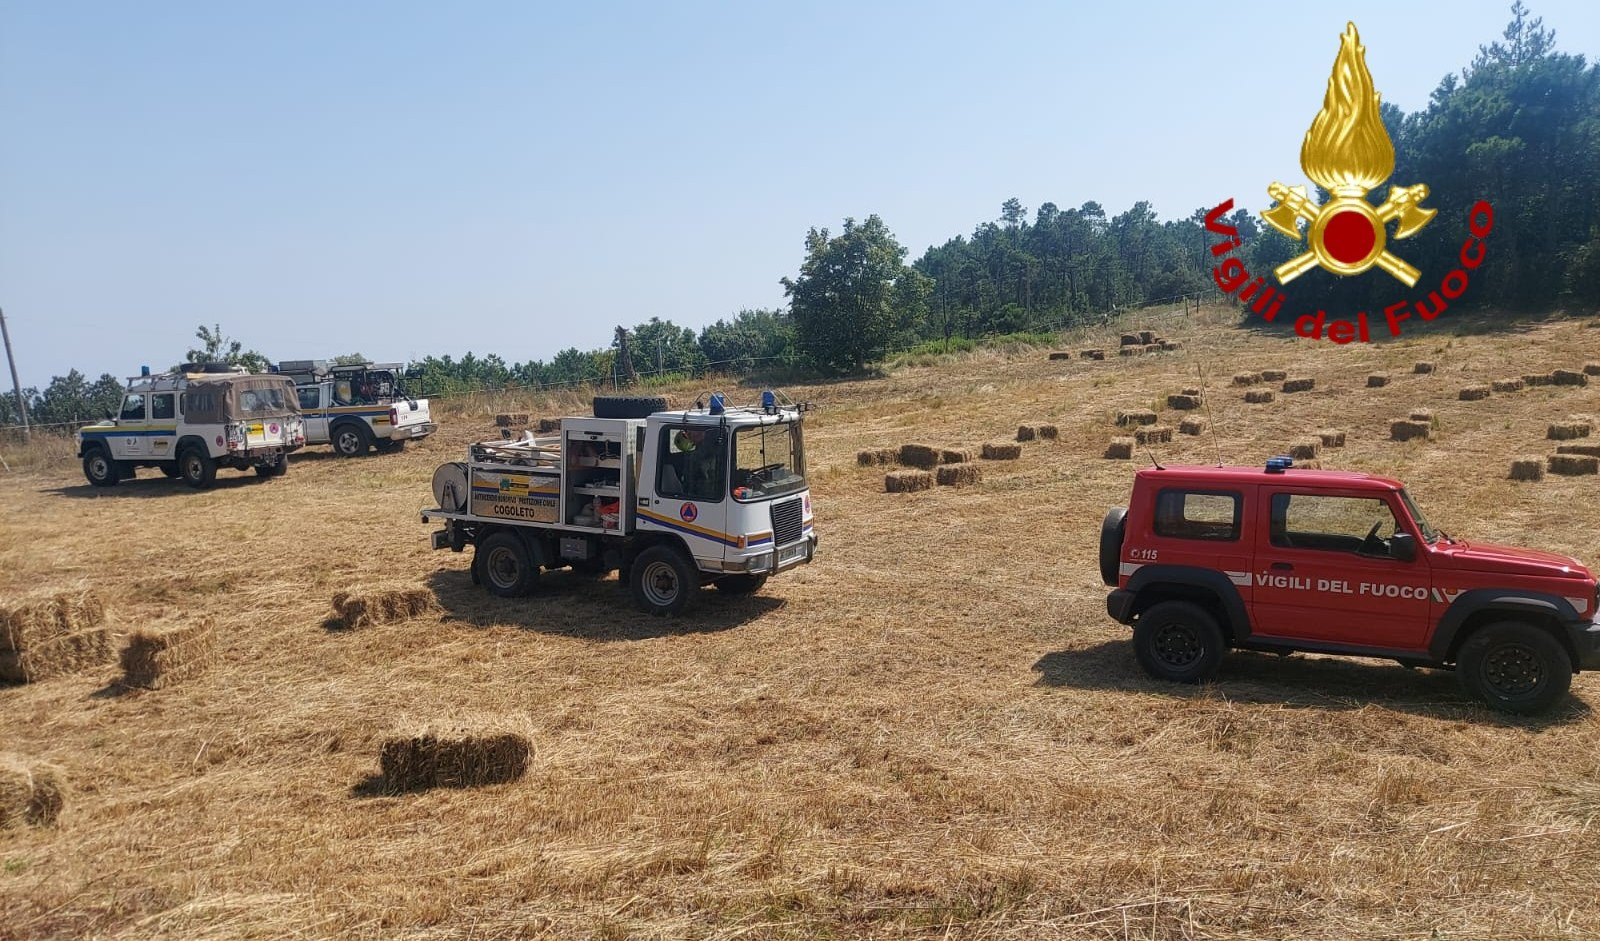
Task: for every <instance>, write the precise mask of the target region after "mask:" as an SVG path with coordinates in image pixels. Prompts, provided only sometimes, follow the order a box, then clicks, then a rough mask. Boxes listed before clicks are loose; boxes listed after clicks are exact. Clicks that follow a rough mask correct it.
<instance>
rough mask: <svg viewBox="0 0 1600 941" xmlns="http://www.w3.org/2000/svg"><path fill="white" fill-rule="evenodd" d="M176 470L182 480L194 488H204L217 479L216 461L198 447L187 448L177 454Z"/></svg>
mask: <svg viewBox="0 0 1600 941" xmlns="http://www.w3.org/2000/svg"><path fill="white" fill-rule="evenodd" d="M178 471H179V473H181V474H182V475H183V482H184V483H186V484H188V485H189V486H191V487H193V488H194V489H196V490H204V489H206V488H207V487H209V486H211V483H212V481H215V480H216V479H217V462H216V461H213V460H212V459H211V455H209V454H207V453H206V452H204V451H202V450H200V449H199V448H189V449H187V450H186V451H184V452H183V453H182V454H180V455H178Z"/></svg>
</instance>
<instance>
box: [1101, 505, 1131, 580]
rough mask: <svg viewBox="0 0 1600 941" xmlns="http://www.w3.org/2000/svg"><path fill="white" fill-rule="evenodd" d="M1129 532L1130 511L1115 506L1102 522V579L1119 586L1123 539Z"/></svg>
mask: <svg viewBox="0 0 1600 941" xmlns="http://www.w3.org/2000/svg"><path fill="white" fill-rule="evenodd" d="M1127 532H1128V511H1127V509H1126V508H1124V507H1120V506H1114V507H1112V508H1111V511H1110V512H1109V513H1107V514H1106V518H1105V521H1104V522H1102V523H1101V524H1100V580H1101V581H1103V582H1105V583H1106V584H1107V585H1110V586H1111V587H1112V588H1115V587H1117V578H1118V576H1120V575H1121V574H1122V539H1123V537H1124V536H1126V535H1127Z"/></svg>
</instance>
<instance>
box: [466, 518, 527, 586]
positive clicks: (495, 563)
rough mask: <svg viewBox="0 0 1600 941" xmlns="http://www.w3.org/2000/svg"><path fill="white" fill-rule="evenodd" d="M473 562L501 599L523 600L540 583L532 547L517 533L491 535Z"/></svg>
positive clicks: (483, 543)
mask: <svg viewBox="0 0 1600 941" xmlns="http://www.w3.org/2000/svg"><path fill="white" fill-rule="evenodd" d="M472 561H473V564H474V565H475V566H476V567H477V569H478V578H479V579H480V580H481V581H482V582H483V584H484V585H485V586H486V587H487V588H488V589H489V593H490V594H492V595H498V596H499V597H501V598H520V597H522V596H523V595H526V594H527V593H528V592H530V591H532V590H533V586H534V584H535V583H537V582H538V580H539V570H538V569H536V568H534V566H533V560H532V559H530V558H529V557H528V547H527V546H525V545H523V543H522V540H521V539H518V538H517V535H516V534H515V533H508V532H498V533H491V534H490V535H489V538H487V539H485V540H484V541H483V542H480V543H478V548H477V549H474V550H473V559H472Z"/></svg>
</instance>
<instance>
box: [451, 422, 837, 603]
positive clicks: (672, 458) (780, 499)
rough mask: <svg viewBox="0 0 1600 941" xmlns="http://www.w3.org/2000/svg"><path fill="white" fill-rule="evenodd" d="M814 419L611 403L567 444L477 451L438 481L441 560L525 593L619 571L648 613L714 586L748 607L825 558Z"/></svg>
mask: <svg viewBox="0 0 1600 941" xmlns="http://www.w3.org/2000/svg"><path fill="white" fill-rule="evenodd" d="M804 411H805V408H804V407H803V406H798V405H794V404H784V405H781V406H780V405H779V404H778V401H777V396H776V395H775V394H774V393H772V392H770V391H769V392H765V393H763V395H762V403H761V405H759V406H755V407H745V408H740V407H733V406H727V405H725V403H724V399H723V397H722V396H721V395H713V396H711V398H710V401H709V403H708V404H702V403H698V402H697V403H696V407H694V408H691V409H684V410H682V411H667V410H666V401H665V400H664V399H660V398H655V399H650V398H625V397H600V398H596V399H595V400H594V412H595V417H593V418H589V417H582V418H564V419H562V421H561V431H560V434H559V435H557V436H553V437H543V438H540V437H534V436H532V435H531V433H524V435H523V437H522V438H520V439H515V440H499V441H484V442H480V443H477V444H473V445H469V446H468V448H467V459H466V460H465V461H462V462H453V463H447V464H443V465H440V467H439V468H438V470H436V471H435V472H434V475H433V494H434V497H435V499H437V501H438V504H439V505H438V508H437V509H432V510H427V511H424V512H423V514H422V519H423V520H424V521H429V520H440V521H443V522H444V528H443V529H441V530H437V531H435V532H434V533H433V548H435V549H445V548H448V549H450V550H452V551H455V552H461V551H463V550H464V549H465V548H466V547H467V546H471V547H472V548H473V558H472V578H473V581H474V582H476V583H479V584H482V585H484V586H485V587H486V588H488V590H489V591H490V592H492V593H493V594H495V595H499V596H501V597H516V596H520V595H524V594H527V593H528V592H529V591H530V590H531V589H532V588H533V587H534V585H535V584H536V582H537V580H538V577H539V572H540V570H541V569H553V568H560V567H563V566H571V567H573V568H576V569H580V570H584V571H589V572H594V573H605V572H609V571H611V570H613V569H616V570H618V571H619V573H620V575H621V578H622V581H623V582H624V583H625V584H628V585H629V586H630V587H631V590H632V592H633V596H634V600H635V601H636V602H637V604H638V606H639V607H640V608H641V609H642V610H644V611H646V612H649V613H651V614H659V615H673V614H678V613H679V612H681V611H683V610H684V609H685V607H686V606H687V605H688V604H689V603H690V601H691V599H692V598H693V597H694V595H695V593H696V589H699V588H701V587H703V586H704V585H707V584H714V585H716V586H717V588H718V589H720V590H722V591H726V592H730V593H732V594H749V593H751V592H754V591H757V590H759V589H760V588H761V586H762V585H764V584H765V583H766V581H767V578H768V577H769V576H771V575H774V574H777V573H779V572H782V571H785V570H787V569H790V568H793V567H794V566H797V565H804V564H806V563H809V562H810V561H811V559H812V556H813V554H814V553H815V552H816V547H817V534H816V531H815V528H814V526H813V524H812V512H811V492H810V489H809V488H808V486H807V483H806V476H805V448H804V443H803V439H802V436H801V420H802V414H803V412H804Z"/></svg>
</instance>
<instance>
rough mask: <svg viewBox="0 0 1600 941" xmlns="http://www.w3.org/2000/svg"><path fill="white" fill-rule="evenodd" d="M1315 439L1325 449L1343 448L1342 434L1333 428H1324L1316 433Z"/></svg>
mask: <svg viewBox="0 0 1600 941" xmlns="http://www.w3.org/2000/svg"><path fill="white" fill-rule="evenodd" d="M1317 438H1318V440H1320V441H1321V442H1322V446H1323V447H1325V448H1342V447H1344V432H1342V431H1339V430H1338V429H1335V428H1324V429H1322V430H1321V431H1319V432H1317Z"/></svg>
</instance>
